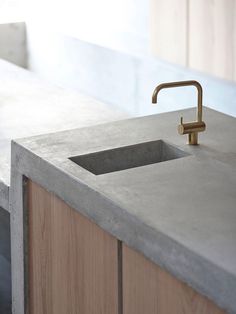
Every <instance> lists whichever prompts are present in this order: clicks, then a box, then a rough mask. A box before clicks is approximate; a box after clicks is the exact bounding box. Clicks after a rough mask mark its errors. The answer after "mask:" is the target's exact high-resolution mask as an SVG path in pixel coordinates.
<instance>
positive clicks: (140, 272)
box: [26, 180, 224, 314]
mask: <svg viewBox="0 0 236 314" xmlns="http://www.w3.org/2000/svg"><path fill="white" fill-rule="evenodd" d="M27 198H28V260H27V264H28V265H27V266H28V267H27V269H28V273H27V277H28V282H27V285H26V288H27V289H28V302H27V313H28V314H144V313H145V314H169V313H174V314H183V313H188V314H223V313H224V312H223V311H222V310H220V309H219V308H218V307H217V306H216V305H214V303H213V302H211V301H210V300H208V299H207V298H206V297H204V296H201V295H200V294H198V293H197V292H195V291H194V290H193V289H192V288H190V287H189V286H187V285H186V284H184V283H182V282H181V281H179V280H178V279H176V278H175V277H173V276H172V275H170V274H169V273H167V272H166V271H164V270H163V269H161V268H160V267H159V266H157V265H156V264H154V263H152V262H151V261H149V260H148V259H146V258H145V257H144V256H143V255H142V254H140V253H138V252H136V251H135V250H133V249H131V248H129V247H128V246H126V245H125V244H122V243H121V242H120V241H118V240H117V239H116V238H114V237H113V236H111V235H109V234H108V233H107V232H105V231H104V230H102V229H101V228H100V227H98V226H97V225H96V224H94V223H93V222H91V221H90V220H88V219H87V218H85V217H84V216H83V215H81V214H79V213H78V212H77V211H75V210H74V209H73V208H71V207H69V206H68V205H66V204H65V202H63V201H62V200H60V199H59V198H58V197H57V196H55V195H54V194H52V193H49V192H47V191H46V190H45V189H43V188H42V187H40V186H39V185H37V184H35V183H33V182H32V181H30V180H29V181H28V184H27Z"/></svg>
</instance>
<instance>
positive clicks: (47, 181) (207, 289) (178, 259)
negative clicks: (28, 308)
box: [10, 108, 236, 314]
mask: <svg viewBox="0 0 236 314" xmlns="http://www.w3.org/2000/svg"><path fill="white" fill-rule="evenodd" d="M195 114H196V113H195V109H194V110H184V111H177V112H173V113H166V114H161V115H153V116H149V117H143V118H136V119H131V120H125V121H119V122H114V123H109V124H104V125H100V126H95V127H91V128H83V129H77V130H71V131H65V132H59V133H55V134H49V135H42V136H38V137H33V138H27V139H22V140H18V141H14V142H13V143H12V172H11V173H12V176H11V184H12V185H11V196H10V198H11V230H12V258H13V313H15V314H16V313H17V314H23V313H24V301H26V302H27V299H26V300H25V299H24V297H26V296H24V266H23V265H24V264H23V262H24V251H23V247H24V244H25V245H26V244H27V243H24V241H26V239H24V237H23V230H24V228H26V227H27V220H24V216H25V215H26V214H27V208H26V207H24V203H23V191H24V187H23V184H22V177H23V176H26V177H29V178H31V179H32V180H33V181H35V182H37V183H38V184H40V185H42V186H44V187H45V188H46V189H47V190H49V191H51V192H53V193H55V194H57V195H58V196H60V198H62V199H63V200H64V201H65V202H67V203H68V204H69V205H70V206H72V207H74V208H75V209H76V210H78V211H79V212H81V213H82V214H83V215H85V216H87V217H89V218H90V219H91V220H93V221H95V222H96V223H97V224H98V225H99V226H101V227H102V228H103V229H105V230H106V231H107V232H109V233H111V234H113V235H114V236H115V237H117V238H118V239H120V240H122V241H124V242H125V243H127V244H128V245H129V246H131V247H133V248H134V249H136V250H138V251H139V252H141V253H143V254H144V255H145V256H147V258H149V259H151V260H152V261H153V262H155V263H157V264H158V265H160V266H161V267H164V268H165V269H166V270H168V271H169V272H170V273H172V274H173V275H174V276H176V277H177V278H180V279H181V280H183V281H184V282H186V283H187V284H189V285H190V286H192V287H193V288H194V289H196V290H197V291H198V292H199V293H201V294H203V295H206V296H207V297H209V298H210V299H212V300H213V301H214V302H215V303H216V304H218V305H219V306H220V307H222V308H224V309H226V310H227V311H228V312H229V313H236V298H235V295H236V245H235V243H236V193H235V191H236V138H235V136H234V134H236V124H235V119H234V118H232V117H229V116H226V115H223V114H220V113H218V112H216V111H214V110H211V109H207V108H204V110H203V119H204V121H205V123H206V126H207V130H206V132H203V133H201V134H200V136H199V142H200V145H199V146H190V145H187V144H186V141H187V136H180V135H179V134H178V133H177V125H178V123H179V119H180V116H183V117H184V120H185V121H191V120H192V119H193V118H194V117H195ZM160 139H161V140H163V141H166V142H168V143H173V144H174V145H176V146H177V147H178V148H179V149H181V150H183V151H185V152H186V153H188V154H190V156H186V157H183V158H178V159H174V160H170V161H166V162H161V163H156V164H151V165H147V166H143V167H137V168H132V169H126V170H123V171H117V172H111V173H106V174H103V175H98V176H96V175H94V174H92V173H91V172H89V171H87V170H85V169H84V168H82V167H80V166H78V165H77V164H75V163H74V162H73V161H71V160H70V159H69V157H71V156H79V155H83V154H90V153H95V152H99V151H102V150H108V149H115V148H119V147H124V146H129V145H136V144H139V143H144V142H147V141H155V140H160ZM25 253H27V252H25ZM25 256H27V255H25ZM26 275H27V274H26Z"/></svg>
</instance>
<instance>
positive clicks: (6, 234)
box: [0, 208, 11, 314]
mask: <svg viewBox="0 0 236 314" xmlns="http://www.w3.org/2000/svg"><path fill="white" fill-rule="evenodd" d="M10 251H11V246H10V214H9V213H8V212H7V211H6V210H4V209H2V208H0V313H1V314H11V253H10Z"/></svg>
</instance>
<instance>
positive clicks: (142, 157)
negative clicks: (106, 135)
mask: <svg viewBox="0 0 236 314" xmlns="http://www.w3.org/2000/svg"><path fill="white" fill-rule="evenodd" d="M185 156H189V154H188V153H186V152H184V151H182V150H180V149H179V148H177V147H175V146H173V145H170V144H168V143H166V142H164V141H163V140H157V141H151V142H145V143H140V144H136V145H130V146H124V147H119V148H114V149H109V150H103V151H99V152H95V153H90V154H86V155H79V156H74V157H70V158H69V159H70V160H72V161H73V162H75V163H76V164H77V165H79V166H81V167H83V168H84V169H86V170H88V171H90V172H92V173H93V174H95V175H100V174H105V173H109V172H114V171H120V170H125V169H130V168H136V167H141V166H146V165H150V164H155V163H160V162H163V161H168V160H173V159H177V158H181V157H185Z"/></svg>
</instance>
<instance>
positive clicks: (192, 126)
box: [152, 80, 206, 145]
mask: <svg viewBox="0 0 236 314" xmlns="http://www.w3.org/2000/svg"><path fill="white" fill-rule="evenodd" d="M183 86H195V87H196V88H197V92H198V97H197V121H195V122H191V123H183V118H182V117H181V119H180V125H179V126H178V130H179V133H180V134H189V144H191V145H196V144H198V136H197V135H198V132H202V131H204V130H205V128H206V125H205V123H204V122H203V121H202V94H203V92H202V86H201V85H200V83H198V82H197V81H194V80H191V81H180V82H169V83H163V84H160V85H158V86H157V87H156V88H155V89H154V91H153V94H152V103H153V104H156V103H157V96H158V94H159V92H160V91H161V90H162V89H165V88H174V87H183Z"/></svg>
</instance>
